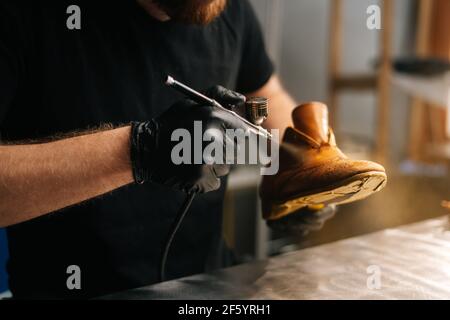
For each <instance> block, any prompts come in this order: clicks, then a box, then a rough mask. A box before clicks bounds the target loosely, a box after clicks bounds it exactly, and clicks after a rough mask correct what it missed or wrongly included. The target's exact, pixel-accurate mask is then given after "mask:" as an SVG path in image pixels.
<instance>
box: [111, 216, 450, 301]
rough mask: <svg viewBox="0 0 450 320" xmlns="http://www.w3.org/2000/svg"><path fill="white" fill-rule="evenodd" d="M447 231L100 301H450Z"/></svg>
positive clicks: (440, 222)
mask: <svg viewBox="0 0 450 320" xmlns="http://www.w3.org/2000/svg"><path fill="white" fill-rule="evenodd" d="M449 226H450V224H449V221H448V218H447V217H442V218H438V219H433V220H427V221H424V222H419V223H416V224H412V225H408V226H403V227H399V228H395V229H387V230H383V231H380V232H376V233H372V234H368V235H363V236H359V237H355V238H350V239H346V240H341V241H337V242H333V243H330V244H325V245H321V246H317V247H313V248H308V249H304V250H300V251H296V252H291V253H287V254H283V255H280V256H277V257H273V258H270V259H268V260H266V261H260V262H255V263H250V264H244V265H240V266H236V267H232V268H228V269H223V270H220V271H217V272H213V273H210V274H200V275H195V276H190V277H186V278H182V279H178V280H173V281H168V282H164V283H160V284H156V285H151V286H147V287H142V288H138V289H133V290H129V291H125V292H122V293H117V294H113V295H109V296H106V297H104V298H106V299H450V227H449ZM374 270H375V272H377V271H379V274H378V275H379V277H378V279H380V280H381V282H380V283H379V285H380V287H379V288H378V289H376V288H375V289H374V288H371V286H368V279H370V280H369V284H370V283H373V282H372V280H374V278H373V277H374V274H373V273H372V272H373V271H374Z"/></svg>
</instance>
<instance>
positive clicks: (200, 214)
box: [0, 0, 294, 298]
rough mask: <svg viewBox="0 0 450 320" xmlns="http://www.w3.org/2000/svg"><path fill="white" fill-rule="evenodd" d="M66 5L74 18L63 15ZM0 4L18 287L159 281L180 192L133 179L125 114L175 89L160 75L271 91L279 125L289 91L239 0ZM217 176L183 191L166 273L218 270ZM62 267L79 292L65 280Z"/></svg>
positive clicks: (146, 113)
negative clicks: (184, 206) (207, 186)
mask: <svg viewBox="0 0 450 320" xmlns="http://www.w3.org/2000/svg"><path fill="white" fill-rule="evenodd" d="M73 4H76V5H78V6H79V8H80V13H81V15H80V21H81V28H80V29H69V28H68V27H67V25H66V20H67V19H68V18H69V14H67V13H66V10H67V8H68V7H69V5H73ZM0 15H1V16H0V90H1V94H0V132H1V137H2V142H3V144H4V145H3V146H0V181H1V183H0V185H1V187H0V224H1V225H4V226H10V227H9V228H8V238H9V247H10V261H9V264H8V271H9V274H10V288H11V291H12V292H13V294H14V296H15V297H17V298H29V297H37V298H45V297H92V296H97V295H101V294H105V293H109V292H114V291H118V290H123V289H126V288H132V287H137V286H142V285H146V284H150V283H153V282H155V281H157V272H156V270H157V265H158V259H159V257H160V251H161V247H162V245H163V243H164V240H165V237H166V234H167V232H168V230H169V226H170V224H171V222H172V220H173V219H174V217H175V215H176V213H177V210H178V209H179V207H180V205H181V203H182V200H183V199H184V197H185V195H184V193H183V192H180V191H176V190H172V189H171V188H168V187H167V186H164V185H161V184H159V183H154V182H152V181H146V182H145V184H143V185H139V184H135V183H133V182H134V180H135V179H134V177H133V170H132V166H131V165H130V163H131V160H130V156H129V153H130V152H129V148H130V135H131V131H132V130H131V126H129V125H127V124H128V123H130V121H147V120H150V119H152V118H155V117H157V116H159V115H161V114H162V113H163V112H164V111H165V110H167V109H168V108H169V106H170V105H171V104H173V103H174V102H175V101H177V100H180V99H181V98H182V97H181V95H178V94H176V93H174V92H173V91H172V90H171V89H168V88H166V87H164V78H165V76H166V75H167V74H171V75H173V76H175V77H176V78H178V79H179V80H182V81H184V82H187V83H189V84H190V85H192V86H193V87H194V88H209V87H212V86H214V85H216V84H221V85H223V86H224V87H227V88H232V89H235V90H236V91H239V92H243V93H247V94H249V95H252V94H253V95H261V96H266V97H269V98H270V99H271V108H272V109H273V110H277V111H276V112H273V113H272V115H271V116H270V118H269V119H268V122H267V123H268V125H269V126H270V127H275V128H284V127H286V126H287V125H289V124H290V111H291V109H292V108H293V106H294V102H293V101H292V99H291V98H290V97H289V96H288V94H286V92H285V91H284V90H283V89H282V87H281V85H280V83H279V81H278V79H277V78H276V76H275V75H274V74H273V67H272V64H271V62H270V60H269V58H268V57H267V54H266V52H265V49H264V44H263V40H262V36H261V31H260V27H259V25H258V23H257V20H256V17H255V15H254V13H253V11H252V9H251V7H250V5H249V4H248V2H247V1H241V0H239V1H236V0H232V1H228V2H227V1H225V0H212V1H201V0H186V1H183V0H160V1H151V0H141V1H138V2H136V1H134V0H126V1H75V2H73V1H70V2H67V1H58V2H50V1H40V2H38V3H36V2H33V1H29V2H28V1H25V2H21V3H16V2H15V1H3V2H2V4H1V5H0ZM104 124H108V126H107V127H104V126H103V127H101V125H104ZM93 129H94V130H93ZM70 132H77V134H75V136H74V137H67V136H66V135H65V134H67V133H70ZM59 134H62V136H58V135H59ZM49 137H50V139H48V138H49ZM225 186H226V183H225V180H223V181H222V184H221V187H220V189H219V190H217V191H214V192H210V193H205V194H201V195H198V196H197V198H196V199H195V200H194V203H193V204H192V207H191V209H190V211H189V215H188V216H187V217H186V220H185V221H184V223H183V226H182V228H181V230H180V232H179V234H177V238H176V243H175V244H174V247H173V248H172V250H171V254H170V256H169V260H168V265H167V268H168V269H167V277H168V278H175V277H180V276H183V275H188V274H193V273H199V272H203V271H204V270H205V268H207V267H217V265H214V264H213V263H212V262H213V261H217V256H218V255H219V254H220V251H219V249H218V248H219V246H220V244H221V221H222V215H221V214H222V212H221V211H222V202H223V193H224V189H225ZM121 187H122V188H121ZM118 188H121V189H119V190H116V189H118ZM113 190H115V191H114V192H112V193H111V194H109V193H110V192H111V191H113ZM100 195H103V196H101V197H97V196H100ZM95 197H97V198H95ZM93 198H95V199H93ZM89 199H91V200H89ZM85 200H89V201H85ZM61 209H62V210H61ZM58 210H59V211H60V212H56V211H58ZM48 213H52V214H48ZM24 221H25V222H24ZM71 265H77V266H79V267H80V270H81V272H82V273H81V275H82V277H81V280H82V286H81V290H68V289H67V286H66V280H67V278H68V276H69V275H68V274H67V268H68V267H69V266H71Z"/></svg>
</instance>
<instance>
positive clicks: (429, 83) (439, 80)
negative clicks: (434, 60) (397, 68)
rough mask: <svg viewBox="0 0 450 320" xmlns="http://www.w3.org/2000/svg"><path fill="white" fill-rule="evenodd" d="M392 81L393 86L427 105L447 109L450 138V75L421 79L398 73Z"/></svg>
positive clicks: (393, 76)
mask: <svg viewBox="0 0 450 320" xmlns="http://www.w3.org/2000/svg"><path fill="white" fill-rule="evenodd" d="M391 79H392V83H393V85H395V86H397V87H398V88H399V89H401V90H402V91H404V92H405V93H407V94H409V95H411V96H413V97H416V98H419V99H421V100H423V101H424V102H426V103H429V104H432V105H436V106H441V107H444V108H446V109H447V110H448V112H447V128H446V131H447V136H448V137H450V73H447V74H445V75H443V76H437V77H420V76H413V75H408V74H404V73H399V72H396V73H393V75H392V78H391Z"/></svg>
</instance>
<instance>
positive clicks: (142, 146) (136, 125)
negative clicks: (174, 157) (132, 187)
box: [130, 119, 158, 184]
mask: <svg viewBox="0 0 450 320" xmlns="http://www.w3.org/2000/svg"><path fill="white" fill-rule="evenodd" d="M157 141H158V123H157V122H156V121H155V120H154V119H152V120H150V121H147V122H131V150H130V158H131V164H132V169H133V178H134V181H135V182H136V183H138V184H143V183H145V182H147V181H148V180H150V178H151V176H152V173H153V172H154V171H155V163H156V161H155V159H156V158H157V155H156V153H157V152H156V150H157V148H158V145H157Z"/></svg>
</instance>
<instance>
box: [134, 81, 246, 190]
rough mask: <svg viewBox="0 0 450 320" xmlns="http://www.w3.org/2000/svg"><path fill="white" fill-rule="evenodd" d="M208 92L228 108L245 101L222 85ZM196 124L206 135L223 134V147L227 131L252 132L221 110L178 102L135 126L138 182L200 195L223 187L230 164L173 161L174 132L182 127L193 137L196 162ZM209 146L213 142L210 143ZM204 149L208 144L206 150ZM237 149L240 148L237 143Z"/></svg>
mask: <svg viewBox="0 0 450 320" xmlns="http://www.w3.org/2000/svg"><path fill="white" fill-rule="evenodd" d="M205 93H206V94H207V95H208V96H209V97H210V98H213V99H215V100H216V101H217V102H219V103H220V104H223V105H224V106H231V105H239V104H241V103H243V102H245V97H244V96H243V95H241V94H239V93H236V92H234V91H231V90H227V89H225V88H223V87H219V86H217V87H214V88H211V89H208V90H206V91H205ZM194 121H201V122H202V131H203V132H202V134H203V133H204V132H205V131H206V130H207V129H217V130H218V131H219V132H221V133H222V136H223V138H224V139H223V144H225V130H226V129H243V130H245V131H247V130H248V126H247V124H245V122H243V121H242V120H240V119H239V118H237V117H234V116H233V115H232V114H230V113H228V112H226V111H224V110H221V109H219V108H217V107H212V106H202V105H199V104H197V103H195V102H193V101H192V100H189V99H186V100H182V101H179V102H177V103H175V104H174V105H172V106H171V107H170V108H169V109H168V110H167V111H165V112H163V113H162V114H161V115H160V116H158V117H157V118H155V119H152V120H151V121H147V122H140V123H132V132H131V161H132V165H133V175H134V178H135V181H136V182H137V183H144V182H146V181H153V182H156V183H160V184H163V185H167V186H170V187H173V188H175V189H178V190H182V191H185V192H192V191H195V192H200V193H204V192H209V191H212V190H216V189H218V188H219V187H220V179H219V177H222V176H225V175H227V174H228V172H229V166H228V165H226V164H215V163H213V164H205V163H204V161H202V164H179V165H175V164H174V163H173V161H172V159H171V152H172V149H173V147H174V146H175V145H177V144H178V143H179V142H176V141H171V136H172V132H173V131H174V130H176V129H180V128H182V129H186V130H187V131H189V132H190V135H191V144H192V149H191V160H192V163H193V159H194V150H193V146H194ZM208 143H210V142H207V143H206V144H208ZM203 147H204V145H203V146H202V151H203ZM234 147H236V145H235V144H234ZM202 154H203V152H202ZM235 154H236V152H235ZM224 157H225V152H224ZM224 163H225V159H224Z"/></svg>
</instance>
